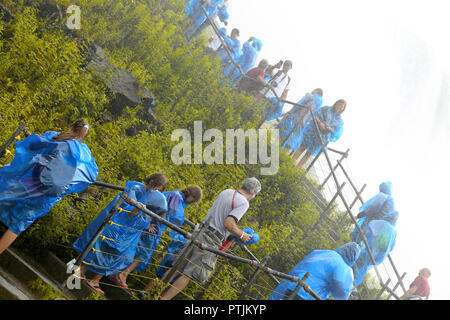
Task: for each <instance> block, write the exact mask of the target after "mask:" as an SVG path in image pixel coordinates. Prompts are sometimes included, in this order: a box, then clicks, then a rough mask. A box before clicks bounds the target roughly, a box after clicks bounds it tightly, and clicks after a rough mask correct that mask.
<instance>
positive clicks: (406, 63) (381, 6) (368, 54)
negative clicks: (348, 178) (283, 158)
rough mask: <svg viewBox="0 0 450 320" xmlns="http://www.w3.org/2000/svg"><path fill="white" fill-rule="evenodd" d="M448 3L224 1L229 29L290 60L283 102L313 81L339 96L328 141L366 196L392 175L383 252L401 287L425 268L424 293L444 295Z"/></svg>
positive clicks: (448, 260)
mask: <svg viewBox="0 0 450 320" xmlns="http://www.w3.org/2000/svg"><path fill="white" fill-rule="evenodd" d="M447 2H448V1H446V0H442V1H439V0H428V1H424V0H420V1H418V0H416V1H414V0H412V1H411V0H409V1H403V0H395V1H386V0H378V1H367V0H365V1H357V0H340V1H335V0H334V1H333V0H315V1H296V0H278V1H270V0H243V1H238V0H229V13H230V21H229V22H230V24H229V25H228V28H229V30H231V28H233V27H237V28H239V29H240V31H241V37H240V39H241V41H242V42H243V41H245V40H247V39H248V38H249V37H250V36H255V37H257V38H259V39H261V40H262V42H263V50H262V52H261V54H260V58H267V59H269V61H270V62H273V63H275V62H277V61H279V60H280V59H283V60H285V59H290V60H292V61H293V64H294V66H293V67H294V68H293V70H292V71H291V74H290V75H291V78H292V82H291V83H292V90H291V91H290V93H289V96H288V100H291V101H294V102H297V101H298V100H300V98H301V97H302V96H303V95H304V94H305V93H306V92H310V91H311V90H312V89H314V88H316V87H320V88H322V89H323V90H324V105H331V104H333V103H334V101H336V100H337V99H340V98H344V99H346V100H347V103H348V104H347V109H346V111H345V113H344V115H343V117H344V121H345V125H344V134H343V136H342V138H341V139H340V140H339V141H338V142H337V143H334V144H332V145H331V144H330V147H333V148H335V149H339V150H342V151H345V150H347V148H349V149H350V157H349V159H348V160H347V163H348V166H349V167H350V168H351V174H352V178H353V179H354V180H355V182H356V184H357V186H358V187H361V186H362V185H363V184H364V183H366V184H367V187H366V190H365V192H364V193H363V198H364V199H365V200H368V199H369V198H370V197H372V196H373V195H374V194H376V193H377V192H378V185H379V184H380V183H381V182H382V181H386V180H389V181H392V183H393V196H394V198H395V200H396V205H397V208H398V211H399V214H400V217H399V220H398V223H397V228H396V229H397V234H398V235H397V243H396V246H395V248H394V251H393V252H392V253H391V256H392V257H393V259H394V261H395V263H396V266H397V268H398V269H399V272H400V273H401V274H402V273H403V272H406V273H407V276H406V280H405V284H406V285H407V286H409V284H410V283H411V282H412V280H413V279H414V278H415V277H416V275H417V273H418V271H419V269H420V268H422V267H429V268H430V269H431V272H432V275H431V277H430V280H429V282H430V286H431V295H430V299H450V290H449V287H450V276H449V270H450V256H449V255H448V253H447V251H448V250H447V248H448V245H449V241H448V235H447V234H448V233H449V228H450V212H449V210H448V205H447V201H448V198H449V197H448V189H449V188H448V183H450V175H449V170H448V166H449V161H448V159H449V158H450V157H449V156H450V148H449V141H450V139H449V138H450V113H449V111H448V110H449V108H450V88H449V86H450V59H449V57H450V42H449V41H448V31H449V30H450V19H448V12H449V10H448V9H449V7H450V3H449V4H447ZM285 111H286V110H285ZM347 187H349V186H347ZM285 271H289V270H285ZM393 280H394V279H393Z"/></svg>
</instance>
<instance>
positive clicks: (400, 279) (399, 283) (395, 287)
mask: <svg viewBox="0 0 450 320" xmlns="http://www.w3.org/2000/svg"><path fill="white" fill-rule="evenodd" d="M405 276H406V272H404V273H403V275H402V276H401V277H400V278H399V280H398V282H397V283H396V284H395V286H394V288H393V289H392V291H394V292H395V290H397V288H398V286H399V285H401V284H403V282H402V280H403V278H404V277H405ZM390 297H392V293H389V295H388V297H387V299H388V300H389V298H390Z"/></svg>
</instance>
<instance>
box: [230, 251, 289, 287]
mask: <svg viewBox="0 0 450 320" xmlns="http://www.w3.org/2000/svg"><path fill="white" fill-rule="evenodd" d="M239 246H240V247H241V249H242V250H244V252H245V253H246V254H247V255H248V256H249V257H250V259H252V260H255V261H256V262H258V263H259V262H260V261H259V260H258V258H257V257H256V256H255V255H254V254H253V253H252V252H251V251H250V249H249V248H247V246H246V245H244V244H239ZM269 277H270V278H272V280H273V281H275V282H276V283H277V284H280V280H278V278H277V277H275V276H274V275H273V274H271V273H269Z"/></svg>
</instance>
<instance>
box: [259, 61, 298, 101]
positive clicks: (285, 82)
mask: <svg viewBox="0 0 450 320" xmlns="http://www.w3.org/2000/svg"><path fill="white" fill-rule="evenodd" d="M291 69H292V61H290V60H286V61H285V62H284V63H283V68H282V69H281V70H279V71H278V72H276V73H275V75H274V76H273V77H272V78H271V79H270V81H269V84H270V85H271V86H272V87H273V88H274V90H275V92H276V95H277V96H278V97H280V98H281V100H285V99H286V98H287V95H288V92H289V90H290V89H291V78H290V77H289V76H288V73H289V71H290V70H291ZM261 94H262V95H263V96H264V97H265V98H266V99H270V98H274V97H275V94H274V92H273V91H272V90H271V89H269V88H264V89H262V90H261Z"/></svg>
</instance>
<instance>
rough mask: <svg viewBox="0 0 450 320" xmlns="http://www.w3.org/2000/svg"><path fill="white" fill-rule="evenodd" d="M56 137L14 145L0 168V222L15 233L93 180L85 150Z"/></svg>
mask: <svg viewBox="0 0 450 320" xmlns="http://www.w3.org/2000/svg"><path fill="white" fill-rule="evenodd" d="M56 135H58V133H57V132H54V131H48V132H46V133H44V134H43V135H37V134H32V135H30V136H28V137H27V138H25V139H23V140H21V141H18V142H16V143H15V145H16V152H15V156H14V159H13V161H12V162H11V163H10V164H8V165H5V166H4V167H1V168H0V221H2V222H3V223H4V224H5V225H6V226H7V227H8V228H9V229H10V230H11V231H12V232H14V233H15V234H20V233H21V232H23V231H24V230H25V229H27V228H28V227H29V226H30V225H31V224H32V223H33V222H34V221H35V220H36V219H37V218H40V217H42V216H44V215H46V214H47V213H48V212H49V211H50V209H51V208H52V207H53V206H54V205H55V203H56V202H58V201H59V200H61V198H63V197H64V196H66V195H68V194H71V193H80V192H82V191H84V190H85V189H86V188H87V187H88V186H89V185H90V184H91V183H93V182H95V181H96V179H97V176H98V168H97V165H96V163H95V160H94V158H93V157H92V155H91V151H90V150H89V148H88V147H87V146H86V145H85V144H84V143H82V142H79V141H77V140H73V139H70V140H53V137H55V136H56Z"/></svg>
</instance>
